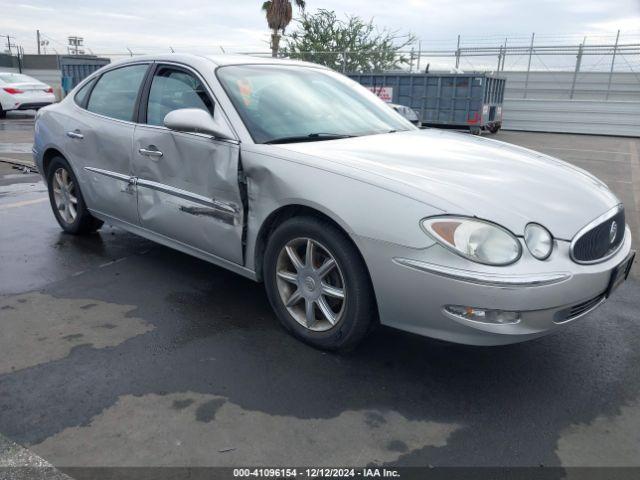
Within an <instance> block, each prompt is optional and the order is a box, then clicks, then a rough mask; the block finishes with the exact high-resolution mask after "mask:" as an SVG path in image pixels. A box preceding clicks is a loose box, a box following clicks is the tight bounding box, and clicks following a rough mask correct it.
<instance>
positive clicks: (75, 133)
mask: <svg viewBox="0 0 640 480" xmlns="http://www.w3.org/2000/svg"><path fill="white" fill-rule="evenodd" d="M67 137H69V138H77V139H78V140H82V139H83V138H84V135H82V134H81V133H80V130H74V131H73V132H67Z"/></svg>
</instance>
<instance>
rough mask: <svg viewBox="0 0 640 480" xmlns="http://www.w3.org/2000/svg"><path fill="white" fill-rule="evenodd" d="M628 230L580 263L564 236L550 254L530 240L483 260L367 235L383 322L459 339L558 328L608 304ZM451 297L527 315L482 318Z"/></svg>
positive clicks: (517, 336) (513, 336) (518, 337)
mask: <svg viewBox="0 0 640 480" xmlns="http://www.w3.org/2000/svg"><path fill="white" fill-rule="evenodd" d="M625 233H626V234H625V241H624V243H623V244H622V246H621V247H620V249H619V250H618V252H617V253H616V254H615V255H614V256H613V257H612V258H610V259H608V260H607V261H605V262H602V263H598V264H594V265H579V264H576V263H574V262H573V261H572V260H571V259H570V258H569V242H564V241H556V245H555V248H554V252H553V254H552V255H551V257H550V258H549V259H547V260H545V261H538V260H536V259H534V258H533V257H532V256H531V255H530V254H529V253H528V251H527V250H526V247H525V248H524V252H525V253H524V254H523V257H522V258H521V259H520V260H519V261H518V262H516V264H514V265H512V266H509V267H488V266H482V265H476V264H473V263H471V262H469V261H467V260H465V259H463V258H461V257H458V256H457V255H455V254H452V253H451V252H449V251H447V250H446V249H444V248H443V247H441V246H439V245H438V244H434V245H433V246H431V247H429V248H426V249H422V250H417V249H409V248H406V247H401V246H396V245H389V244H380V243H379V242H376V241H374V240H364V245H363V251H364V254H365V258H366V260H367V265H368V266H369V270H370V273H371V278H372V282H373V285H374V290H375V292H376V297H377V300H378V309H379V312H380V320H381V323H383V324H385V325H388V326H391V327H395V328H399V329H402V330H406V331H409V332H413V333H417V334H420V335H425V336H429V337H434V338H439V339H442V340H448V341H451V342H456V343H464V344H470V345H502V344H509V343H517V342H522V341H525V340H529V339H532V338H536V337H539V336H542V335H545V334H548V333H550V332H553V331H555V330H557V329H559V328H562V326H563V325H566V324H568V323H571V322H573V321H575V320H577V319H578V318H581V317H582V316H584V315H586V314H587V313H590V312H591V311H593V310H594V309H595V308H597V307H598V306H599V305H601V304H602V303H603V302H604V301H605V300H606V298H605V296H604V294H605V292H606V291H607V288H608V286H609V282H610V280H611V272H612V271H613V269H614V268H616V267H617V266H618V265H619V264H620V263H622V262H623V261H624V260H625V259H626V258H627V257H628V255H629V253H630V251H631V233H630V231H629V228H628V227H626V232H625ZM471 269H473V270H471ZM447 305H459V306H470V307H474V308H486V309H495V310H505V311H516V312H520V321H519V322H518V323H514V324H494V323H481V322H477V321H473V320H468V319H464V318H460V317H457V316H454V315H452V314H450V313H448V312H446V311H445V310H444V307H445V306H447Z"/></svg>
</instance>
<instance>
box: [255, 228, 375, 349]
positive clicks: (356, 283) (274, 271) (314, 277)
mask: <svg viewBox="0 0 640 480" xmlns="http://www.w3.org/2000/svg"><path fill="white" fill-rule="evenodd" d="M264 281H265V287H266V290H267V295H268V297H269V301H270V302H271V305H272V307H273V309H274V311H275V312H276V314H277V316H278V318H279V319H280V321H281V323H282V324H283V325H284V326H285V328H286V329H287V330H289V331H290V332H291V333H293V335H295V336H296V337H298V338H299V339H301V340H303V341H304V342H306V343H308V344H311V345H313V346H315V347H318V348H322V349H327V350H348V349H351V348H353V347H355V346H356V345H357V344H358V343H359V342H360V341H361V340H362V338H364V336H365V335H366V333H367V332H368V331H369V328H370V327H371V326H372V325H373V324H374V323H375V320H376V316H377V315H376V307H375V299H374V296H373V290H372V288H371V282H370V280H369V276H368V273H367V269H366V267H365V265H364V261H363V260H362V258H361V256H360V254H359V252H358V250H357V249H356V247H355V246H354V245H353V243H352V242H351V241H350V239H349V238H348V237H347V236H346V235H345V234H344V233H343V232H342V231H340V230H339V229H338V228H336V227H335V226H334V225H332V224H331V223H329V222H326V221H322V220H318V219H315V218H312V217H294V218H291V219H289V220H287V221H286V222H284V223H283V224H281V225H280V226H279V227H278V228H277V229H276V230H275V231H274V232H273V234H272V235H271V237H270V239H269V242H268V245H267V249H266V251H265V256H264Z"/></svg>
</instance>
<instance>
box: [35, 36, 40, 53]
mask: <svg viewBox="0 0 640 480" xmlns="http://www.w3.org/2000/svg"><path fill="white" fill-rule="evenodd" d="M36 44H37V45H38V55H40V30H36Z"/></svg>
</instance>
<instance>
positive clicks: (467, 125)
mask: <svg viewBox="0 0 640 480" xmlns="http://www.w3.org/2000/svg"><path fill="white" fill-rule="evenodd" d="M348 76H349V77H350V78H351V79H353V80H355V81H357V82H358V83H360V84H361V85H363V86H365V87H367V88H369V89H370V90H371V91H373V92H374V93H376V94H377V95H378V96H379V97H380V98H381V99H382V100H384V101H385V102H388V103H396V104H400V105H405V106H407V107H410V108H412V109H413V110H415V112H416V113H417V114H418V116H419V117H420V123H421V124H422V125H424V126H434V127H444V128H458V129H460V128H464V129H469V130H470V131H471V132H472V133H479V132H480V131H481V130H488V131H490V132H492V133H495V132H497V131H498V130H499V129H500V127H501V125H502V102H503V100H504V87H505V79H504V78H502V77H499V76H496V75H493V74H488V73H460V74H448V73H388V74H384V73H373V74H371V73H369V74H348Z"/></svg>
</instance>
